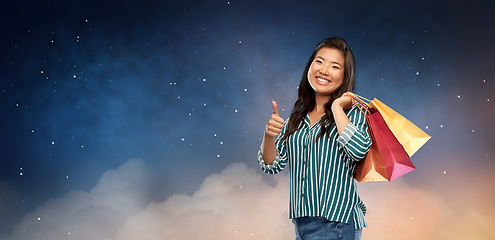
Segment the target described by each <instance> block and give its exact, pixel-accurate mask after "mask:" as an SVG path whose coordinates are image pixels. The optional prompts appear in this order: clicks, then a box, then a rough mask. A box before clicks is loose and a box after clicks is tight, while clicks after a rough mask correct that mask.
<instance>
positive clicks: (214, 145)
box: [0, 0, 495, 239]
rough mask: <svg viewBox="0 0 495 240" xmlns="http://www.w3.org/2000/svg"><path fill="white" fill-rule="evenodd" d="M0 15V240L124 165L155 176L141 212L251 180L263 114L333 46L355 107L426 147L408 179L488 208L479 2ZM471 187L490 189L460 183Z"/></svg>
mask: <svg viewBox="0 0 495 240" xmlns="http://www.w3.org/2000/svg"><path fill="white" fill-rule="evenodd" d="M2 5H3V6H2V7H1V8H0V9H1V10H0V11H1V13H0V19H1V21H0V30H1V37H0V55H1V57H0V66H1V68H0V101H1V104H0V112H1V114H2V117H1V124H0V129H1V130H0V152H1V159H0V190H1V191H2V192H0V195H1V197H0V204H1V207H0V236H1V235H2V234H6V235H9V234H11V232H12V228H13V227H14V225H15V224H17V223H19V222H20V221H21V219H22V218H23V217H24V216H25V215H26V214H27V213H29V212H32V211H34V210H35V209H36V208H37V207H38V206H41V205H43V204H44V203H45V201H46V200H47V199H50V198H51V199H56V198H60V197H62V196H63V195H64V194H65V193H67V192H69V191H71V190H83V191H89V190H90V189H91V188H92V187H94V186H95V184H96V183H97V181H98V179H99V178H100V176H102V174H103V173H105V172H106V171H108V170H110V169H116V168H117V167H119V166H120V165H122V164H123V163H124V162H126V161H127V160H129V159H133V158H140V159H142V160H143V161H144V162H145V163H146V164H148V165H150V166H151V168H152V169H154V170H155V171H154V172H153V173H150V176H151V181H150V182H149V184H148V185H147V189H145V191H144V193H143V194H144V195H143V196H142V198H143V202H145V203H150V202H160V201H164V200H165V199H167V197H169V196H171V195H172V194H174V193H176V194H179V193H186V194H192V193H194V192H195V191H196V190H197V189H198V187H199V185H200V184H201V182H202V181H203V180H204V179H205V178H206V177H207V176H208V175H210V174H212V173H217V172H220V171H221V170H222V169H224V168H225V167H226V166H228V165H230V164H231V163H233V162H245V163H246V164H247V166H248V167H251V168H258V166H257V160H256V154H257V151H258V148H259V144H260V140H261V136H262V132H263V128H264V126H265V124H266V121H267V120H268V118H269V116H270V114H271V103H270V102H271V100H276V101H277V103H278V104H279V108H280V109H282V111H281V115H282V117H284V118H286V117H288V115H289V113H290V110H291V106H292V104H293V103H294V101H295V98H296V94H297V89H296V88H297V85H298V83H299V81H300V77H301V74H302V71H303V68H304V66H305V64H306V62H307V60H308V58H309V57H310V55H311V53H312V52H313V50H314V48H315V47H316V44H317V43H318V42H320V41H321V40H323V39H325V38H327V37H331V36H339V37H342V38H344V39H346V40H347V43H348V44H349V45H350V46H351V47H352V51H353V53H354V55H355V59H356V91H355V92H356V93H357V94H360V95H363V96H365V97H368V98H373V97H376V98H378V99H380V100H381V101H382V102H384V103H386V104H388V105H389V106H390V107H392V108H393V109H395V110H396V111H398V112H400V113H402V114H403V115H404V116H405V117H407V118H408V119H410V120H411V121H412V122H413V123H415V124H416V125H417V126H419V127H420V128H421V129H423V130H424V131H426V132H427V133H428V134H430V135H431V136H432V139H431V140H430V141H429V142H428V143H427V144H426V145H425V146H424V147H423V148H422V149H421V150H420V151H419V152H418V153H417V154H416V155H414V156H413V158H412V160H413V162H414V163H415V165H416V167H417V170H416V171H413V172H411V173H410V174H407V175H406V176H404V177H403V179H404V181H407V182H408V184H410V185H411V186H414V187H417V188H420V189H433V191H434V192H436V193H437V194H439V195H441V196H443V197H444V198H445V199H447V200H446V202H449V201H448V199H450V198H452V197H454V196H455V195H452V192H455V193H456V194H459V196H458V197H459V199H464V197H465V196H472V198H469V201H468V200H466V201H457V202H455V203H451V205H452V206H454V208H455V209H462V208H467V207H468V205H469V208H471V207H474V208H476V207H478V208H480V209H483V208H490V207H492V208H493V198H492V197H493V196H494V195H495V192H494V190H495V189H494V187H493V186H494V185H493V184H494V183H495V182H494V181H493V178H491V177H489V178H487V176H490V175H493V170H494V167H495V164H494V160H495V159H494V155H495V152H494V148H493V147H494V141H493V136H494V135H495V128H494V127H493V123H494V122H495V111H494V110H495V107H494V102H495V97H494V93H495V79H494V76H495V68H494V64H495V60H494V57H493V56H494V55H495V47H494V45H493V43H494V42H495V32H494V31H493V29H495V17H494V15H493V9H494V8H493V7H494V6H493V4H492V3H489V1H470V2H469V4H466V3H465V2H456V1H448V2H444V3H436V2H432V1H407V2H402V1H401V2H399V1H378V2H377V1H373V2H368V1H352V2H337V1H320V2H318V1H306V2H305V3H302V2H299V1H270V2H266V1H236V0H234V1H221V2H218V1H173V2H172V1H114V2H112V1H105V0H104V1H70V2H68V1H44V2H43V3H41V2H39V1H21V2H16V3H12V2H10V3H2ZM444 172H445V173H444ZM21 173H22V174H21ZM265 178H266V179H267V181H271V180H270V179H271V177H270V176H265ZM479 178H482V179H484V180H483V181H482V182H484V183H485V184H486V185H485V187H484V188H480V189H478V188H477V187H479V185H477V186H470V185H469V182H470V181H472V180H473V179H479ZM487 181H488V182H487ZM473 189H474V190H473ZM478 190H480V191H481V190H482V191H485V193H486V192H488V194H489V195H487V196H486V195H483V196H484V197H477V195H476V194H477V192H478ZM443 194H444V195H443ZM448 204H450V203H448ZM492 212H493V210H492ZM492 216H493V215H492ZM492 219H493V217H492ZM487 239H491V238H487Z"/></svg>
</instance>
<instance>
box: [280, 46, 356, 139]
mask: <svg viewBox="0 0 495 240" xmlns="http://www.w3.org/2000/svg"><path fill="white" fill-rule="evenodd" d="M324 47H327V48H334V49H337V50H340V51H341V52H342V54H343V55H344V80H343V81H342V85H340V87H339V88H338V89H337V90H335V91H334V92H333V93H332V96H331V98H330V100H329V101H328V102H327V103H325V105H324V108H325V115H324V116H323V117H322V118H321V120H320V121H321V122H320V123H321V124H320V125H321V131H320V133H319V134H318V136H317V137H316V139H317V140H318V139H319V138H321V137H323V135H325V134H326V135H327V136H330V129H331V127H332V124H333V123H334V122H335V119H334V118H333V114H332V110H331V107H332V103H333V101H334V100H335V99H337V98H339V97H340V96H342V94H344V93H345V92H352V91H353V90H354V56H353V55H352V52H351V49H350V48H349V46H347V43H346V42H345V40H344V39H342V38H336V37H333V38H328V39H325V40H323V41H322V42H321V43H319V44H318V46H317V47H316V50H315V51H314V53H313V55H311V58H310V59H309V61H308V64H306V68H305V69H304V73H303V76H302V79H301V82H300V83H299V89H298V94H297V95H298V97H297V101H296V103H295V104H294V108H293V109H292V112H291V114H290V118H289V122H288V123H287V131H285V134H284V136H283V137H282V139H286V138H288V137H289V136H290V135H291V134H293V133H294V132H295V131H297V130H299V129H300V128H301V127H302V124H301V122H302V121H303V120H304V118H305V117H306V115H307V114H308V113H309V112H311V111H312V110H313V109H314V108H315V106H316V100H315V91H314V90H313V88H312V87H311V85H310V84H309V81H308V71H309V68H310V66H311V63H312V62H313V60H314V59H315V57H316V54H317V53H318V51H319V50H320V49H322V48H324Z"/></svg>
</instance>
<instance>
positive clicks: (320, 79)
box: [316, 77, 330, 83]
mask: <svg viewBox="0 0 495 240" xmlns="http://www.w3.org/2000/svg"><path fill="white" fill-rule="evenodd" d="M316 80H318V81H320V82H322V83H329V82H330V81H328V80H326V79H323V78H319V77H317V78H316Z"/></svg>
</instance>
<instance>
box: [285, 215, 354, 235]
mask: <svg viewBox="0 0 495 240" xmlns="http://www.w3.org/2000/svg"><path fill="white" fill-rule="evenodd" d="M292 223H294V226H295V228H296V240H361V233H362V231H363V229H355V228H354V217H353V216H352V215H351V221H350V222H349V224H347V223H341V222H331V221H328V220H327V219H326V218H323V217H303V218H295V219H292Z"/></svg>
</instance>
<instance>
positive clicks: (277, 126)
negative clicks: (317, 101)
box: [265, 101, 285, 138]
mask: <svg viewBox="0 0 495 240" xmlns="http://www.w3.org/2000/svg"><path fill="white" fill-rule="evenodd" d="M272 107H273V113H272V116H271V117H270V120H268V124H267V125H266V128H265V134H266V135H268V136H270V137H272V138H275V137H277V136H278V135H279V134H280V133H281V132H282V126H283V124H284V122H285V121H284V119H283V118H281V117H280V116H279V115H278V106H277V103H276V102H275V101H273V102H272Z"/></svg>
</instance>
